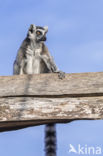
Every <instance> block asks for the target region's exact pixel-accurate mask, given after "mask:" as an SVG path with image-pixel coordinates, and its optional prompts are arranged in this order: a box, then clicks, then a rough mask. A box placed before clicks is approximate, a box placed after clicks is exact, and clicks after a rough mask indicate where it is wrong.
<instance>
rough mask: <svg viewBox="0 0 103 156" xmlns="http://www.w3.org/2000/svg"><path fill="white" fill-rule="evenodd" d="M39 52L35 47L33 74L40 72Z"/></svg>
mask: <svg viewBox="0 0 103 156" xmlns="http://www.w3.org/2000/svg"><path fill="white" fill-rule="evenodd" d="M40 53H41V49H35V53H34V56H33V74H39V73H40V61H41V58H40Z"/></svg>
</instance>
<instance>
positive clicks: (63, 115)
mask: <svg viewBox="0 0 103 156" xmlns="http://www.w3.org/2000/svg"><path fill="white" fill-rule="evenodd" d="M77 119H80V120H81V119H103V96H97V97H78V98H69V97H68V98H35V97H6V98H0V131H4V130H6V129H7V128H10V130H13V129H18V128H21V127H27V126H33V125H40V124H45V123H50V122H66V121H71V120H77Z"/></svg>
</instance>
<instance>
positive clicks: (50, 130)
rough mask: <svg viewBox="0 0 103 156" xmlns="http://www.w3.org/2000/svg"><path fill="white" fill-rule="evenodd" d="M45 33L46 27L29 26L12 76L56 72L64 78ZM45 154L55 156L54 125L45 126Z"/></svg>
mask: <svg viewBox="0 0 103 156" xmlns="http://www.w3.org/2000/svg"><path fill="white" fill-rule="evenodd" d="M47 31H48V27H40V26H35V25H33V24H32V25H31V26H30V28H29V30H28V33H27V36H26V38H25V39H24V41H23V42H22V44H21V46H20V48H19V50H18V53H17V56H16V60H15V61H14V66H13V74H14V75H22V74H39V73H52V72H58V73H59V78H63V77H64V73H63V72H60V71H59V70H58V68H57V66H56V64H55V63H54V60H53V58H52V56H51V55H50V53H49V51H48V48H47V47H46V45H45V44H44V41H45V40H46V33H47ZM38 33H39V34H40V35H38ZM45 154H46V156H56V129H55V124H48V125H46V129H45Z"/></svg>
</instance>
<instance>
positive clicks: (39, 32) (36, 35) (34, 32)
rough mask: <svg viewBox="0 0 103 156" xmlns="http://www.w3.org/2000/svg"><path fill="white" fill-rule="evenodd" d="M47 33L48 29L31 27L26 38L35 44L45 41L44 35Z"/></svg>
mask: <svg viewBox="0 0 103 156" xmlns="http://www.w3.org/2000/svg"><path fill="white" fill-rule="evenodd" d="M47 32H48V27H47V26H45V27H40V26H35V25H33V24H32V25H31V26H30V28H29V31H28V36H29V38H31V39H34V40H35V41H37V42H40V41H46V33H47Z"/></svg>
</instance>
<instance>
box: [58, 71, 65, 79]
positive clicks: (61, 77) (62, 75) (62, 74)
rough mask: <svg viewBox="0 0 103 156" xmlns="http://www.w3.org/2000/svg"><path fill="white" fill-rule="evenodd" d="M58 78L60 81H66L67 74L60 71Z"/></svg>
mask: <svg viewBox="0 0 103 156" xmlns="http://www.w3.org/2000/svg"><path fill="white" fill-rule="evenodd" d="M58 77H59V79H64V78H65V73H64V72H62V71H59V74H58Z"/></svg>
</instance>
